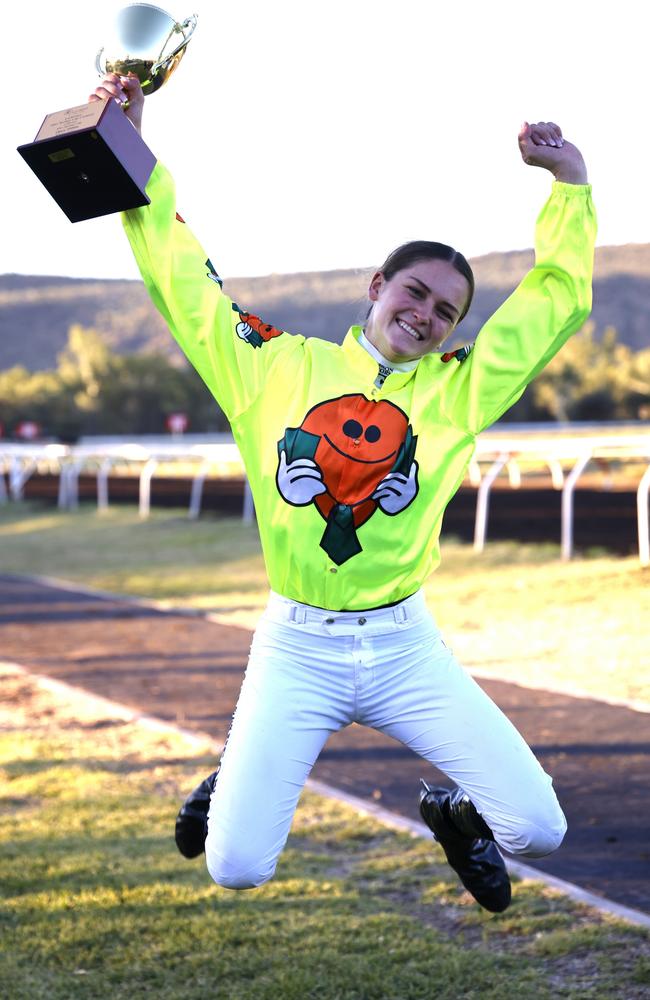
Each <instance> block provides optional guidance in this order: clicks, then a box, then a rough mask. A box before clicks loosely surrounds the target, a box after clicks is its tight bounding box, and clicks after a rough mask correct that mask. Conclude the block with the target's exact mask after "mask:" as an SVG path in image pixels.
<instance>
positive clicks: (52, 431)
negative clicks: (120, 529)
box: [0, 323, 650, 442]
mask: <svg viewBox="0 0 650 1000" xmlns="http://www.w3.org/2000/svg"><path fill="white" fill-rule="evenodd" d="M179 412H180V413H184V414H186V416H187V418H188V430H190V431H193V432H195V433H210V432H221V431H227V429H228V423H227V421H226V418H225V416H224V414H223V413H222V411H221V410H220V409H219V407H218V406H217V404H216V402H215V401H214V399H213V398H212V396H211V395H210V393H209V392H208V390H207V389H206V387H205V385H204V384H203V382H202V380H201V379H200V378H199V376H198V375H197V374H196V372H195V371H194V370H193V369H192V368H190V367H188V366H186V367H182V368H179V367H177V366H175V365H174V364H172V363H171V362H170V361H169V360H168V359H167V358H166V357H164V356H163V355H162V354H153V353H149V354H143V353H139V354H130V355H123V354H116V353H114V352H112V351H111V350H110V349H109V348H108V347H107V346H106V344H105V343H104V341H103V340H102V338H101V336H100V335H99V333H97V331H96V330H94V329H89V328H85V327H82V326H80V325H78V324H76V325H74V326H72V327H71V328H70V330H69V335H68V342H67V345H66V348H65V350H64V351H62V352H61V354H60V355H59V357H58V361H57V367H56V369H54V370H47V371H37V372H29V371H28V370H27V369H26V368H24V367H22V366H16V367H13V368H9V369H7V370H5V371H0V426H1V427H2V429H3V433H4V436H5V437H12V436H14V435H15V433H16V430H17V428H18V427H19V425H20V424H21V423H25V422H27V421H30V422H32V423H35V424H37V425H38V426H39V428H40V430H41V433H42V435H43V436H45V437H54V438H58V439H59V440H62V441H70V442H73V441H75V440H76V439H77V438H79V437H80V436H82V435H83V436H86V435H92V434H124V435H128V434H133V435H136V434H138V435H139V434H161V433H164V432H165V430H166V423H167V419H168V417H169V416H170V415H171V414H173V413H179ZM504 419H505V420H511V421H542V420H545V421H549V420H550V421H554V420H555V421H572V420H593V421H601V420H639V419H640V420H650V348H646V349H644V350H641V351H634V350H632V349H631V348H629V347H627V346H626V345H625V344H621V343H619V341H618V337H617V333H616V330H615V329H613V328H611V327H610V328H608V329H607V330H605V332H604V334H603V336H602V337H600V338H597V337H596V336H595V335H594V327H593V324H591V323H587V324H585V326H584V328H583V329H582V330H581V331H580V333H578V334H577V335H576V336H574V337H573V338H572V339H571V340H570V341H569V342H568V343H567V344H566V345H565V346H564V347H563V348H562V350H561V351H560V353H559V354H558V355H556V357H555V358H553V360H552V361H551V362H550V364H549V365H548V366H547V368H546V369H545V370H544V371H543V372H542V373H541V374H540V375H539V376H538V377H537V378H536V379H535V381H534V382H533V383H532V385H531V386H529V387H528V389H527V390H526V392H525V393H524V395H523V397H522V398H521V399H520V400H519V402H518V403H516V404H515V406H514V407H513V408H512V409H511V410H510V411H509V412H508V413H507V414H506V417H505V418H504Z"/></svg>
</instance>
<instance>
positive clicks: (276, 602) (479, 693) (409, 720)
mask: <svg viewBox="0 0 650 1000" xmlns="http://www.w3.org/2000/svg"><path fill="white" fill-rule="evenodd" d="M351 722H358V723H361V724H362V725H365V726H371V727H373V728H374V729H377V730H379V732H381V733H385V734H386V735H388V736H392V737H394V739H396V740H399V741H400V743H403V744H405V745H406V746H408V747H410V748H411V750H414V751H415V753H417V754H419V755H420V756H421V757H423V758H424V759H425V760H427V761H429V762H430V763H431V764H434V765H435V766H436V767H438V768H439V769H440V770H441V771H443V772H444V774H446V775H447V776H448V777H449V778H450V779H451V780H452V781H453V782H454V783H455V784H457V785H459V786H460V787H461V788H462V789H463V791H464V792H465V793H466V794H467V795H468V796H469V798H470V799H471V801H472V802H473V803H474V806H475V807H476V809H477V811H478V812H479V813H480V814H481V815H482V816H483V818H484V819H485V821H486V823H487V824H488V826H489V827H490V829H491V830H492V831H493V833H494V836H495V839H496V841H497V843H498V844H499V845H500V846H501V847H502V848H503V849H504V850H506V851H509V852H510V853H512V854H522V855H525V856H527V857H541V856H543V855H545V854H549V853H550V852H551V851H554V850H555V849H556V848H557V847H559V845H560V843H561V841H562V838H563V836H564V833H565V831H566V821H565V818H564V815H563V813H562V810H561V809H560V806H559V803H558V801H557V798H556V796H555V793H554V791H553V788H552V783H551V778H550V777H549V775H548V774H546V773H545V772H544V771H543V770H542V768H541V766H540V764H539V763H538V761H537V760H536V759H535V757H534V756H533V754H532V752H531V750H530V749H529V747H528V746H527V745H526V743H525V742H524V740H523V738H522V737H521V736H520V735H519V733H518V732H517V730H516V729H515V727H514V726H513V725H512V723H511V722H510V721H509V720H508V719H507V718H506V716H505V715H504V714H503V713H502V712H501V710H500V709H499V708H497V706H496V705H495V704H494V702H493V701H491V699H490V698H488V696H487V695H486V694H485V692H484V691H483V690H482V689H481V688H480V687H479V686H478V684H476V682H475V681H474V680H473V679H472V678H471V677H470V676H469V674H468V673H467V672H466V671H465V670H464V669H463V668H462V667H461V666H460V664H459V663H458V662H457V661H456V659H455V658H454V656H453V654H452V652H451V650H449V649H448V648H447V647H446V646H445V644H444V642H443V640H442V638H441V636H440V632H439V630H438V628H437V627H436V625H435V623H434V621H433V619H432V617H431V615H430V613H429V611H428V610H427V607H426V604H425V601H424V596H423V594H422V593H421V592H419V593H417V594H414V595H413V596H412V597H409V598H407V599H406V600H405V601H402V602H401V603H400V604H398V605H395V606H394V607H391V608H383V609H380V610H375V611H364V612H344V613H343V612H335V611H325V610H321V609H319V608H313V607H310V606H309V605H304V604H298V603H297V602H295V601H291V600H288V599H287V598H284V597H280V596H278V595H277V594H271V597H270V600H269V604H268V607H267V609H266V611H265V613H264V615H263V616H262V618H261V620H260V623H259V625H258V628H257V630H256V632H255V635H254V637H253V642H252V645H251V654H250V659H249V662H248V667H247V670H246V674H245V677H244V681H243V684H242V688H241V692H240V695H239V700H238V703H237V708H236V711H235V714H234V717H233V721H232V726H231V730H230V734H229V736H228V740H227V744H226V748H225V750H224V753H223V756H222V759H221V769H220V771H219V776H218V779H217V781H216V784H215V789H214V792H213V795H212V799H211V803H210V812H209V816H208V835H207V840H206V844H205V852H206V860H207V866H208V870H209V872H210V874H211V876H212V878H213V879H214V880H215V882H217V883H219V885H222V886H226V887H228V888H231V889H247V888H253V887H254V886H258V885H261V884H262V883H264V882H266V881H268V879H270V878H271V877H272V875H273V873H274V871H275V867H276V864H277V861H278V858H279V856H280V854H281V852H282V849H283V848H284V845H285V843H286V840H287V837H288V835H289V828H290V826H291V822H292V819H293V815H294V812H295V809H296V806H297V803H298V798H299V796H300V793H301V791H302V788H303V786H304V784H305V781H306V779H307V777H308V776H309V772H310V771H311V769H312V767H313V765H314V763H315V761H316V759H317V757H318V755H319V753H320V751H321V749H322V748H323V745H324V743H325V741H326V740H327V738H328V736H330V734H331V733H334V732H336V731H337V730H339V729H341V728H342V727H343V726H347V725H349V724H350V723H351ZM417 793H418V789H417V788H414V789H413V794H414V796H415V795H417Z"/></svg>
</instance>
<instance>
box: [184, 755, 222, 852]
mask: <svg viewBox="0 0 650 1000" xmlns="http://www.w3.org/2000/svg"><path fill="white" fill-rule="evenodd" d="M217 774H218V771H213V772H212V774H210V775H209V776H208V777H207V778H204V779H203V781H202V782H201V784H200V785H197V787H196V788H195V789H194V791H193V792H191V793H190V794H189V795H188V796H187V798H186V799H185V802H184V803H183V805H182V806H181V810H180V812H179V814H178V816H177V817H176V830H175V833H174V836H175V839H176V846H177V848H178V849H179V851H180V852H181V854H182V855H183V857H185V858H198V856H199V854H202V853H203V851H204V850H205V838H206V837H207V835H208V809H209V808H210V796H211V795H212V791H213V789H214V782H215V778H216V777H217Z"/></svg>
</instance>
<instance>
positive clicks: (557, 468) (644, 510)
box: [0, 430, 650, 566]
mask: <svg viewBox="0 0 650 1000" xmlns="http://www.w3.org/2000/svg"><path fill="white" fill-rule="evenodd" d="M527 462H528V463H533V464H534V465H537V466H539V464H545V465H546V466H547V467H548V469H549V470H550V473H551V480H552V484H553V487H554V488H555V489H557V490H561V491H562V545H561V551H562V558H563V559H570V558H571V556H572V554H573V524H574V511H573V499H574V494H575V489H576V486H577V484H578V482H579V480H580V478H581V476H582V475H583V474H584V472H585V470H586V469H587V467H588V466H589V465H590V463H592V462H593V463H595V464H596V465H597V466H598V467H600V468H603V467H606V468H607V467H609V466H610V465H611V463H620V464H622V463H625V464H627V465H629V464H630V463H632V464H634V466H639V465H643V466H644V472H643V473H642V474H641V477H640V480H639V482H638V484H637V492H636V498H637V521H638V543H639V559H640V561H641V564H642V565H643V566H648V565H650V527H649V516H648V514H649V512H648V507H649V496H650V431H648V432H646V433H643V434H616V433H605V432H603V433H598V434H590V435H577V434H576V435H574V436H572V435H570V434H568V433H567V432H566V431H564V430H563V431H562V433H560V434H558V435H557V436H554V435H552V434H551V435H547V436H537V435H536V434H535V433H534V432H533V433H529V434H524V435H521V436H514V435H513V436H512V437H509V436H507V435H506V434H505V433H502V432H486V433H485V434H482V435H480V437H479V438H478V440H477V443H476V449H475V452H474V455H473V458H472V461H471V463H470V468H469V480H470V482H471V484H472V485H473V486H475V487H476V488H477V503H476V515H475V524H474V549H475V550H476V551H477V552H481V551H482V550H483V548H484V546H485V540H486V538H487V530H488V511H489V503H490V495H491V492H492V488H493V486H494V483H495V482H496V480H497V478H498V476H499V475H500V473H501V472H502V471H503V470H504V468H505V470H506V471H507V474H508V480H509V484H510V487H511V488H512V489H518V488H519V486H520V485H521V476H522V465H525V464H526V463H527ZM163 463H164V464H165V466H166V467H169V465H170V464H171V465H174V464H180V463H182V464H183V465H184V466H185V467H187V466H188V465H189V466H191V467H193V470H194V471H193V473H192V489H191V496H190V501H189V508H188V516H189V517H190V518H196V517H198V516H199V514H200V512H201V501H202V496H203V487H204V484H205V480H206V479H207V478H208V477H217V478H218V477H223V476H233V475H235V476H243V477H244V482H245V489H244V500H243V509H242V517H243V519H244V520H245V521H247V522H250V521H252V520H253V518H254V513H255V512H254V506H253V497H252V493H251V490H250V486H249V484H248V480H247V479H246V478H245V470H244V465H243V462H242V458H241V455H240V453H239V449H238V448H237V446H236V445H235V444H234V443H233V442H224V443H220V444H212V443H209V442H204V443H197V444H190V443H186V442H184V441H182V440H177V441H169V442H164V443H161V442H160V441H157V442H155V444H148V443H140V442H117V443H116V442H107V443H97V444H92V443H89V442H88V443H82V444H79V445H75V446H71V447H69V446H66V445H57V444H45V445H37V444H25V445H21V444H10V443H3V442H1V441H0V503H6V502H7V501H8V499H11V500H14V501H17V500H20V499H21V498H22V496H23V490H24V487H25V483H26V482H27V480H28V479H29V477H30V476H31V475H33V474H34V473H35V472H50V473H53V474H55V475H58V476H59V495H58V503H59V507H61V508H64V509H66V508H74V507H76V506H77V504H78V495H79V489H78V484H79V476H80V475H82V474H86V475H88V474H89V473H94V474H95V475H96V477H97V506H98V508H99V509H104V508H106V507H107V506H108V493H109V477H110V474H111V472H112V471H113V470H114V469H115V468H116V467H118V466H121V467H124V466H125V465H126V466H127V467H128V468H129V469H132V470H133V471H134V472H135V473H137V474H138V476H139V509H140V516H141V517H143V518H146V517H147V516H148V515H149V510H150V505H151V480H152V478H153V477H154V475H155V474H156V472H157V471H158V469H159V467H160V465H161V464H163ZM486 465H487V468H486V469H485V471H484V466H486ZM565 470H566V472H565ZM5 476H6V482H5ZM7 483H8V489H7Z"/></svg>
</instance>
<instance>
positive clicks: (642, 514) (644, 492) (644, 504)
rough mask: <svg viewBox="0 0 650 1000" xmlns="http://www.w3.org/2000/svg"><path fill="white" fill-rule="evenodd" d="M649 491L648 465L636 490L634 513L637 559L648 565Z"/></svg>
mask: <svg viewBox="0 0 650 1000" xmlns="http://www.w3.org/2000/svg"><path fill="white" fill-rule="evenodd" d="M649 493H650V465H648V468H647V469H646V470H645V472H644V473H643V476H642V477H641V482H640V483H639V487H638V489H637V491H636V513H637V524H638V528H639V561H640V563H641V565H642V566H650V526H649V524H648V494H649Z"/></svg>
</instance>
